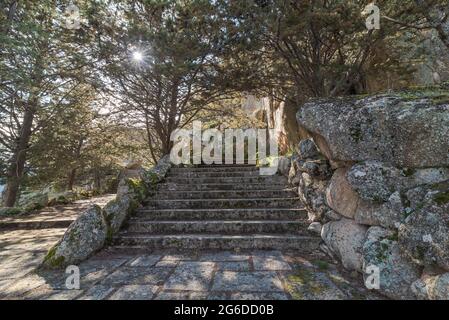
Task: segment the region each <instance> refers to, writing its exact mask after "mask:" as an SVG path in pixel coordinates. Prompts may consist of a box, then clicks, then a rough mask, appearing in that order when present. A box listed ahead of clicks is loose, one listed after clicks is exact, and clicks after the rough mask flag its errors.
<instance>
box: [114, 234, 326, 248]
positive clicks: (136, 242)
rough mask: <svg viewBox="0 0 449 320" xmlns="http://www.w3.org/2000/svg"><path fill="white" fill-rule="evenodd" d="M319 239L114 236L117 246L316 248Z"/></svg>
mask: <svg viewBox="0 0 449 320" xmlns="http://www.w3.org/2000/svg"><path fill="white" fill-rule="evenodd" d="M320 241H321V239H320V238H319V237H313V236H303V235H294V234H245V235H227V234H182V235H171V234H170V235H149V234H148V233H142V234H140V233H134V234H129V235H127V234H119V236H117V237H115V238H114V239H113V245H116V246H144V247H145V248H148V249H154V250H159V249H188V250H237V249H260V250H301V251H303V252H310V251H313V250H316V249H318V246H319V244H320Z"/></svg>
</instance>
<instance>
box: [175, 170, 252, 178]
mask: <svg viewBox="0 0 449 320" xmlns="http://www.w3.org/2000/svg"><path fill="white" fill-rule="evenodd" d="M167 177H168V178H179V179H198V178H235V177H241V178H251V177H260V172H259V171H255V170H251V171H223V172H191V171H186V172H177V173H170V174H169V175H168V176H167Z"/></svg>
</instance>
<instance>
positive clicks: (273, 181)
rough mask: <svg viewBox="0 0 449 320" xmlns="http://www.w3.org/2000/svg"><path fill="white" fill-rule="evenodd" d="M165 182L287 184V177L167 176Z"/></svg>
mask: <svg viewBox="0 0 449 320" xmlns="http://www.w3.org/2000/svg"><path fill="white" fill-rule="evenodd" d="M166 182H168V183H178V184H203V183H214V184H217V183H235V184H239V183H243V184H248V183H251V184H252V183H264V184H281V183H283V184H284V185H286V184H287V179H286V178H285V177H280V176H254V177H221V178H214V177H211V178H179V177H167V179H166Z"/></svg>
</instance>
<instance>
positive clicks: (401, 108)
mask: <svg viewBox="0 0 449 320" xmlns="http://www.w3.org/2000/svg"><path fill="white" fill-rule="evenodd" d="M297 120H298V123H299V125H300V126H302V127H303V128H305V129H307V131H309V132H310V134H311V136H312V137H313V140H314V141H315V143H316V144H317V145H318V147H319V149H320V151H321V152H322V153H323V154H324V155H325V156H326V157H327V158H328V159H330V160H333V161H343V162H360V161H366V160H378V161H383V162H385V163H388V164H390V165H392V166H395V167H399V168H422V167H445V166H448V164H449V153H448V152H447V151H448V149H449V139H448V137H449V105H448V104H436V103H433V101H432V100H431V99H410V98H407V97H403V96H401V94H387V95H377V96H372V97H369V98H362V99H361V98H352V97H346V98H332V99H321V100H315V101H312V102H309V103H306V104H305V105H304V106H302V107H301V108H300V110H299V111H298V113H297Z"/></svg>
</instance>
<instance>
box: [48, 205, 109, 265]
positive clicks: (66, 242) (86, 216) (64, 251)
mask: <svg viewBox="0 0 449 320" xmlns="http://www.w3.org/2000/svg"><path fill="white" fill-rule="evenodd" d="M107 234H108V226H107V223H106V221H105V219H104V217H103V214H102V211H101V208H100V207H99V206H97V205H94V206H92V207H91V208H89V209H87V210H86V211H85V212H84V213H82V214H81V215H80V216H79V217H78V219H76V220H75V221H74V222H73V223H72V224H71V225H70V227H69V228H68V229H67V231H66V232H65V234H64V236H63V237H62V239H61V240H60V241H59V242H58V243H57V244H56V245H55V246H54V247H53V248H52V249H50V250H49V252H48V253H47V255H46V257H45V259H44V261H43V263H42V266H43V267H46V268H62V267H65V266H67V265H71V264H76V263H79V262H81V261H83V260H85V259H87V258H88V257H89V256H91V255H92V254H93V253H95V252H96V251H98V250H99V249H101V248H102V247H103V245H104V243H105V241H106V237H107Z"/></svg>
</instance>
